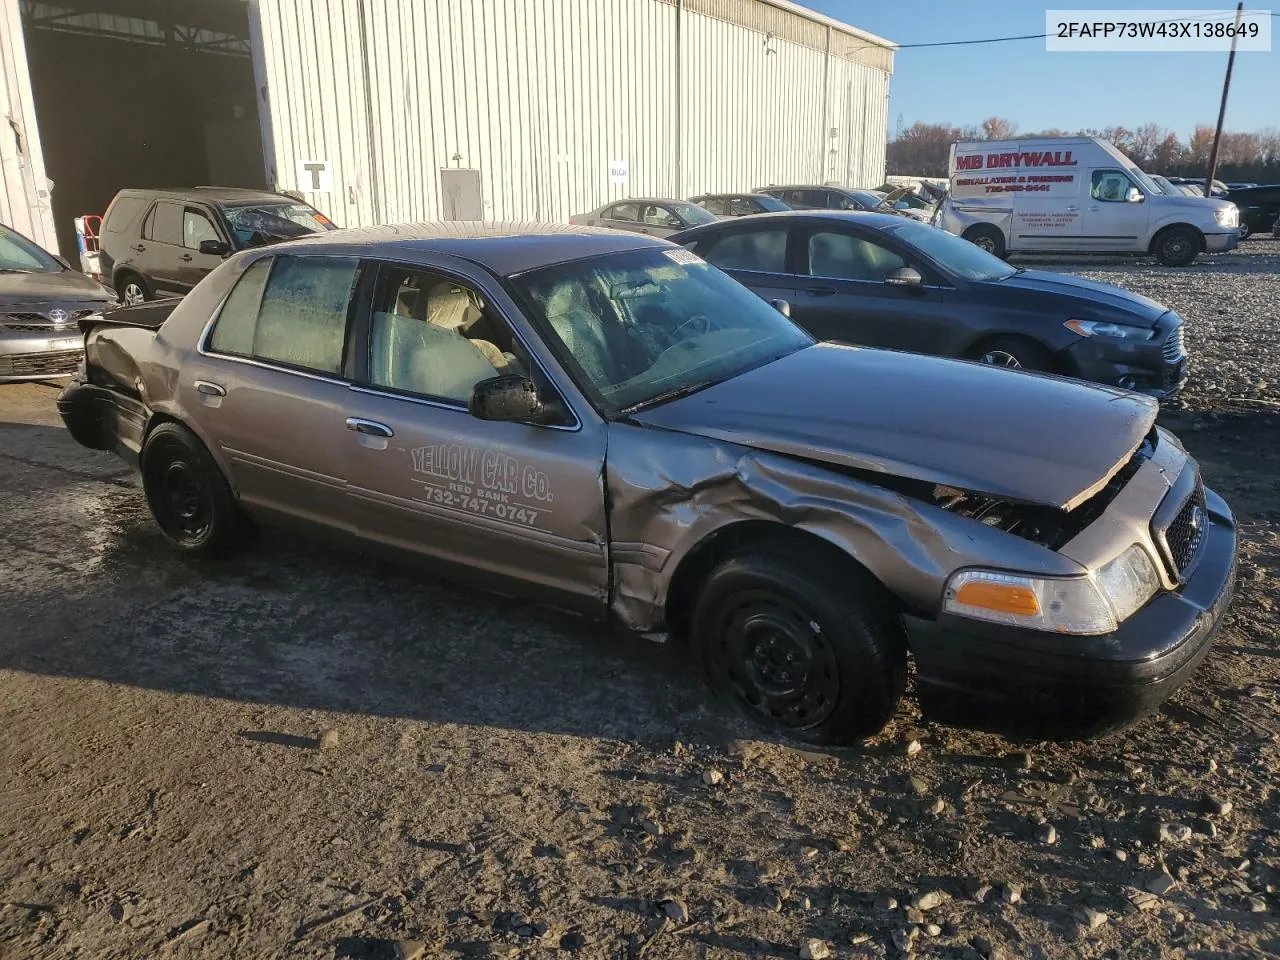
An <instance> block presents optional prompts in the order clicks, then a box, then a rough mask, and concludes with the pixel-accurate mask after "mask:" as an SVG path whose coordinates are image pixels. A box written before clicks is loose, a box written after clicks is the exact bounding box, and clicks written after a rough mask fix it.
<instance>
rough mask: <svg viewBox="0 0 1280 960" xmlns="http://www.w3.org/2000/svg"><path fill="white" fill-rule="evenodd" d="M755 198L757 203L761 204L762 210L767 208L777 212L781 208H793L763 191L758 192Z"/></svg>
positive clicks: (771, 211)
mask: <svg viewBox="0 0 1280 960" xmlns="http://www.w3.org/2000/svg"><path fill="white" fill-rule="evenodd" d="M755 200H756V203H758V204H760V208H761V209H762V210H767V211H769V212H770V213H775V212H777V211H779V210H790V209H791V207H789V206H788V205H787V204H785V203H783V202H782V201H781V200H779V199H778V198H777V197H771V196H768V195H767V194H763V193H761V194H758V195H757V196H756V198H755Z"/></svg>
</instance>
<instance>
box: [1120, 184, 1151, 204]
mask: <svg viewBox="0 0 1280 960" xmlns="http://www.w3.org/2000/svg"><path fill="white" fill-rule="evenodd" d="M1124 198H1125V200H1127V201H1128V202H1129V203H1141V202H1142V201H1143V200H1145V199H1147V195H1146V194H1145V193H1143V192H1142V191H1141V190H1139V189H1138V188H1137V187H1130V188H1129V189H1128V190H1127V191H1126V192H1125V195H1124Z"/></svg>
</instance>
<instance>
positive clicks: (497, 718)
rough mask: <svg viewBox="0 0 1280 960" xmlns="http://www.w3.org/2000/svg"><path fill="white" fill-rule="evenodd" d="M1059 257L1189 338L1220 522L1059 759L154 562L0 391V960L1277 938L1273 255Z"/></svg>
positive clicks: (1148, 951)
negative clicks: (1239, 544)
mask: <svg viewBox="0 0 1280 960" xmlns="http://www.w3.org/2000/svg"><path fill="white" fill-rule="evenodd" d="M1061 268H1062V269H1069V270H1075V271H1078V272H1084V273H1087V274H1088V275H1090V276H1095V277H1097V278H1099V279H1105V280H1107V281H1109V282H1113V283H1122V284H1127V285H1129V286H1131V287H1132V288H1134V289H1137V290H1141V291H1143V292H1147V293H1149V294H1150V295H1152V296H1156V297H1157V298H1159V299H1162V300H1164V301H1165V302H1167V303H1169V304H1170V305H1171V306H1173V307H1175V308H1176V309H1178V310H1180V311H1181V312H1182V313H1183V314H1184V316H1186V317H1187V319H1188V322H1189V324H1190V326H1189V336H1188V341H1189V344H1190V346H1191V349H1192V350H1193V351H1194V352H1195V355H1196V361H1195V364H1196V365H1195V368H1194V375H1195V380H1194V381H1193V383H1192V385H1191V386H1190V388H1189V389H1188V391H1187V394H1186V396H1185V398H1184V399H1183V401H1181V402H1178V403H1175V404H1171V405H1170V406H1169V408H1168V409H1167V410H1166V412H1165V414H1164V415H1163V418H1164V420H1165V422H1166V423H1168V424H1169V425H1170V426H1171V427H1173V428H1174V429H1175V430H1177V431H1178V432H1179V433H1180V434H1181V436H1182V437H1183V439H1184V440H1185V442H1186V444H1187V446H1188V447H1189V448H1190V449H1191V451H1192V452H1193V453H1194V454H1195V455H1196V456H1197V457H1199V458H1200V460H1201V463H1202V465H1203V469H1204V473H1205V476H1206V479H1207V480H1208V482H1209V483H1210V484H1212V485H1213V486H1214V487H1216V488H1217V489H1218V490H1219V492H1221V493H1222V494H1223V495H1224V496H1225V497H1226V499H1227V500H1228V502H1229V503H1230V504H1231V505H1232V507H1233V508H1234V509H1235V511H1236V512H1237V515H1238V518H1239V521H1240V524H1241V533H1242V537H1243V557H1242V567H1241V574H1242V581H1241V585H1240V592H1239V597H1238V599H1237V601H1236V604H1235V607H1234V610H1233V613H1232V614H1231V617H1230V620H1229V622H1228V624H1227V626H1226V629H1225V630H1224V632H1223V633H1222V634H1221V636H1220V638H1219V640H1218V642H1217V644H1216V648H1215V650H1214V652H1213V653H1212V654H1211V655H1210V657H1209V658H1208V659H1207V660H1206V661H1205V664H1204V666H1203V667H1202V668H1201V670H1200V672H1199V673H1198V675H1197V676H1196V678H1195V679H1194V681H1193V682H1192V683H1191V684H1190V685H1189V686H1188V687H1187V688H1185V689H1184V690H1183V691H1181V692H1180V693H1179V694H1178V695H1177V696H1176V697H1175V698H1174V699H1173V700H1172V701H1170V702H1169V703H1168V704H1166V706H1165V707H1164V708H1163V709H1162V710H1161V711H1160V712H1159V714H1157V715H1156V716H1155V717H1153V718H1152V719H1150V720H1148V721H1146V722H1144V723H1143V724H1141V725H1140V726H1138V727H1137V728H1135V729H1133V730H1131V731H1129V732H1127V733H1125V734H1122V735H1120V736H1118V737H1115V738H1112V739H1110V740H1106V741H1101V742H1094V743H1085V744H1065V745H1063V744H1044V743H1031V744H1025V743H1010V742H1008V741H1005V740H1002V739H1000V738H998V737H994V736H990V735H985V734H974V733H968V732H965V731H961V730H955V729H948V728H944V727H938V726H935V725H931V724H928V723H925V722H923V721H922V720H921V719H920V718H919V715H918V712H917V711H916V708H915V705H914V702H913V700H912V698H911V696H910V695H908V698H907V699H906V700H905V701H904V702H903V706H902V709H901V711H900V714H899V716H898V717H897V718H896V719H895V720H894V722H893V723H892V724H891V725H890V726H889V727H888V728H887V729H886V730H885V732H884V734H883V735H882V736H880V737H878V738H876V739H875V740H873V741H871V742H869V743H868V744H866V746H865V747H864V748H862V749H857V750H849V751H829V752H812V751H804V750H799V749H795V748H794V747H791V746H787V745H785V744H782V743H779V742H775V741H771V740H768V739H760V738H759V737H758V736H757V735H756V734H755V733H754V732H752V730H751V729H750V728H748V727H745V726H742V725H741V724H740V723H739V722H738V721H737V720H735V718H734V717H732V716H730V715H729V714H727V713H725V712H724V711H723V710H722V709H721V708H719V707H716V706H713V705H711V704H710V703H709V701H708V698H707V697H706V696H704V694H703V691H702V689H701V688H700V686H699V684H698V683H697V681H696V680H695V679H694V678H693V676H692V671H691V670H690V669H689V666H688V664H687V662H686V661H685V660H684V658H683V657H682V656H681V654H680V651H678V650H674V649H668V648H664V647H660V646H656V645H650V644H647V643H646V642H644V641H641V640H632V639H628V638H620V637H617V636H614V635H611V634H608V633H606V632H604V631H602V630H601V629H599V628H597V627H594V626H592V625H590V624H586V623H583V622H580V621H577V620H574V619H571V618H568V617H566V616H562V615H559V614H556V613H553V612H547V611H544V610H541V609H538V608H535V607H532V606H527V605H522V604H516V603H513V602H509V601H505V600H501V599H495V598H492V597H489V596H486V595H483V594H480V593H474V592H469V591H465V590H461V589H458V588H455V587H451V586H447V585H444V584H441V583H438V582H435V581H432V580H428V579H425V578H423V577H422V576H421V575H419V574H417V573H414V572H411V571H405V570H402V569H398V568H393V567H390V566H386V565H383V564H380V563H376V562H372V561H369V560H366V559H364V558H362V557H360V556H358V555H354V554H349V553H340V552H335V551H334V550H333V549H331V548H327V547H318V546H316V545H314V544H312V543H309V542H307V541H305V540H302V539H298V538H295V537H292V536H286V535H282V534H272V533H268V534H266V535H264V536H263V537H262V538H261V540H260V541H259V542H258V544H257V545H256V547H255V549H253V550H252V552H250V553H248V554H246V555H244V556H243V557H241V558H239V559H235V560H232V561H228V562H225V563H222V564H218V565H212V566H210V565H202V564H195V563H189V562H184V561H183V560H180V559H178V558H176V557H175V556H174V555H173V554H172V553H171V552H170V551H169V550H168V549H167V548H166V546H165V544H164V543H163V541H162V540H161V537H160V535H159V533H158V532H157V530H156V528H155V527H154V526H153V525H152V523H151V522H150V519H149V517H148V515H147V513H146V509H145V506H144V505H143V502H142V498H141V496H140V494H139V491H138V489H137V487H136V486H135V484H134V481H133V479H132V478H131V477H130V475H129V474H128V472H127V471H126V470H125V469H123V468H122V467H121V466H120V465H119V464H118V463H117V462H116V461H115V460H114V459H112V458H111V457H109V456H107V455H99V454H95V453H92V452H89V451H86V450H83V449H81V448H79V447H77V446H76V445H75V444H74V443H73V442H72V441H71V440H70V439H69V437H68V436H67V435H66V433H65V432H64V431H63V429H62V428H61V426H60V424H59V422H58V420H57V416H56V413H55V411H54V407H53V400H54V398H55V396H56V392H57V391H56V388H54V387H52V386H46V385H27V386H7V387H5V386H0V957H3V958H5V960H8V958H45V957H50V958H52V957H59V958H61V957H84V958H90V957H91V958H139V957H170V956H171V957H196V956H199V957H244V958H261V957H290V958H294V957H297V958H301V957H314V958H335V957H351V958H357V957H358V958H366V960H377V958H390V957H395V956H398V955H405V956H413V955H415V952H416V951H417V950H419V949H421V951H422V955H423V956H428V957H431V956H440V957H456V956H461V955H489V956H508V955H510V956H515V955H520V956H527V957H550V956H552V955H553V954H558V955H562V956H566V957H568V956H570V955H574V954H576V955H578V956H582V957H602V958H605V957H607V958H623V957H627V958H633V960H634V958H640V957H647V958H655V960H656V958H664V957H681V958H683V957H707V958H730V957H743V956H745V957H795V956H797V955H799V952H800V951H801V949H802V948H803V947H804V946H805V945H806V942H807V941H808V940H810V939H816V940H820V941H823V944H821V945H815V948H816V951H815V952H816V953H817V954H821V953H822V949H823V947H824V946H826V947H829V948H830V950H831V951H832V955H833V956H836V957H882V956H900V955H902V953H903V952H904V950H903V948H904V947H906V948H910V949H911V950H913V951H914V952H915V953H916V954H917V955H919V956H926V957H978V956H984V957H987V956H997V955H998V956H1002V957H1033V958H1035V957H1046V958H1059V957H1063V958H1065V957H1073V958H1074V957H1115V958H1120V957H1125V958H1148V957H1149V958H1156V957H1173V958H1179V957H1187V958H1210V957H1250V956H1267V955H1277V954H1280V839H1278V838H1277V829H1278V828H1280V791H1278V790H1277V780H1276V770H1277V764H1280V639H1278V638H1280V614H1278V612H1277V610H1276V604H1277V602H1278V601H1280V597H1277V594H1276V585H1277V578H1280V489H1278V487H1277V483H1276V474H1277V469H1278V468H1280V412H1278V411H1280V406H1275V405H1272V404H1271V403H1268V402H1266V401H1267V400H1268V398H1270V399H1272V400H1275V399H1280V398H1277V397H1275V396H1274V393H1273V389H1272V387H1271V386H1270V380H1271V379H1274V380H1276V381H1277V382H1280V356H1278V355H1277V353H1276V350H1277V343H1278V341H1280V307H1278V306H1277V305H1278V304H1280V244H1276V243H1273V242H1270V241H1251V242H1250V243H1248V244H1246V245H1245V249H1244V251H1243V252H1241V253H1238V254H1232V255H1228V256H1225V257H1219V258H1213V259H1212V260H1210V261H1205V262H1202V264H1200V265H1197V266H1196V267H1193V268H1191V269H1190V270H1188V271H1181V272H1179V271H1168V270H1161V269H1159V268H1154V267H1150V266H1145V265H1135V264H1132V263H1128V262H1124V261H1117V262H1105V263H1104V262H1099V263H1095V264H1086V265H1080V264H1078V263H1077V264H1065V265H1062V266H1061ZM1259 383H1261V384H1262V386H1258V384H1259ZM325 731H333V732H334V734H336V740H337V743H336V745H333V746H330V747H327V748H326V747H322V745H321V742H320V741H319V739H318V738H319V737H320V735H321V734H322V733H323V732H325ZM912 741H918V743H919V745H920V748H921V749H919V752H917V753H914V755H912V751H909V750H908V745H909V744H910V743H911V742H912ZM713 771H714V772H715V773H718V774H720V775H722V777H723V782H720V783H715V784H710V785H709V784H708V783H706V782H705V781H706V780H707V779H711V780H714V779H716V777H715V774H713V773H712V772H713ZM1162 835H1163V839H1162ZM1152 891H1155V892H1152ZM935 893H936V894H937V896H934V894H935ZM921 897H923V902H922V903H920V907H921V908H925V907H927V908H928V909H927V910H926V909H921V912H919V913H917V912H915V910H916V908H914V907H912V901H913V899H915V898H921ZM671 901H675V902H671ZM935 901H936V902H935ZM913 931H914V932H913ZM415 941H417V942H416V943H415ZM397 951H398V952H397Z"/></svg>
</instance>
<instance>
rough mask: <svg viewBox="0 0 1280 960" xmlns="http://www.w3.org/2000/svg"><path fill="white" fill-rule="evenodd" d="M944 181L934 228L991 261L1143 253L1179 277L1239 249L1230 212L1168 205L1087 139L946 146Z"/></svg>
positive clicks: (1128, 164) (1234, 214)
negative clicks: (1014, 256)
mask: <svg viewBox="0 0 1280 960" xmlns="http://www.w3.org/2000/svg"><path fill="white" fill-rule="evenodd" d="M948 173H949V175H950V176H949V179H950V192H949V193H948V195H947V197H946V198H945V199H944V200H943V202H942V204H941V205H940V206H939V211H938V225H939V226H941V227H942V228H943V229H944V230H946V231H948V232H950V233H954V234H957V235H958V236H961V237H964V238H965V239H966V240H970V241H972V242H973V243H975V244H977V245H978V246H980V247H982V248H983V249H985V250H988V251H990V252H991V253H994V254H995V255H996V256H1000V257H1002V256H1004V255H1005V254H1006V253H1032V252H1035V253H1145V254H1152V255H1154V256H1155V258H1156V259H1157V260H1159V261H1160V263H1162V264H1164V265H1165V266H1170V267H1184V266H1186V265H1187V264H1189V263H1191V261H1193V260H1194V259H1195V258H1196V256H1197V255H1198V254H1200V253H1201V252H1205V253H1223V252H1225V251H1227V250H1230V249H1232V248H1233V247H1235V245H1236V244H1237V243H1238V242H1239V239H1240V233H1239V229H1238V224H1239V212H1238V211H1237V210H1236V207H1235V204H1232V203H1228V202H1227V201H1225V200H1214V199H1209V198H1205V197H1187V196H1181V197H1179V196H1170V195H1168V194H1166V193H1164V192H1163V191H1162V190H1161V189H1160V187H1158V186H1157V185H1156V184H1155V183H1154V182H1153V181H1152V180H1151V178H1150V177H1148V176H1147V175H1146V174H1145V173H1143V172H1142V171H1141V170H1139V169H1138V167H1137V165H1136V164H1135V163H1134V162H1133V161H1132V160H1130V159H1129V158H1128V157H1126V156H1125V155H1124V154H1123V153H1121V152H1120V151H1119V150H1117V149H1116V148H1115V146H1114V145H1113V144H1111V143H1108V142H1107V141H1106V140H1099V139H1097V138H1096V137H1043V138H1042V137H1029V138H1026V139H1023V140H977V141H971V142H968V143H954V144H952V145H951V161H950V164H949V166H948Z"/></svg>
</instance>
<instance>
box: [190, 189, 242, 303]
mask: <svg viewBox="0 0 1280 960" xmlns="http://www.w3.org/2000/svg"><path fill="white" fill-rule="evenodd" d="M214 223H215V218H214V216H213V212H212V211H211V210H209V209H208V208H207V207H200V206H192V205H190V204H188V205H187V206H186V207H184V208H183V211H182V247H183V249H182V253H181V254H180V255H179V257H178V263H179V267H178V277H177V284H178V285H179V286H181V287H182V289H183V292H184V293H185V292H186V291H189V290H190V289H191V288H192V287H194V286H195V285H196V284H197V283H199V282H200V281H201V280H203V279H204V278H205V277H207V276H208V275H209V274H210V273H211V272H213V270H214V268H215V267H217V266H218V265H219V264H221V263H222V255H221V254H216V253H201V252H200V244H201V243H203V242H204V241H205V240H213V241H215V242H218V243H224V244H227V249H228V250H229V249H231V245H230V242H229V241H228V239H227V238H226V237H224V236H222V234H221V233H219V231H218V229H217V228H216V227H215V226H214Z"/></svg>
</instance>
